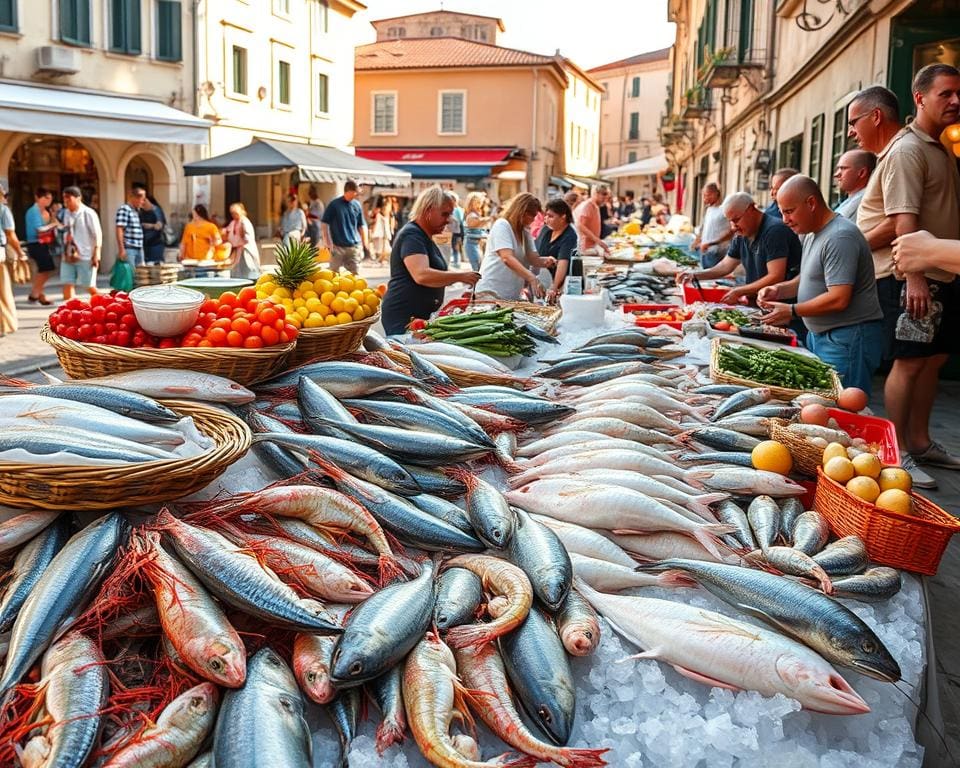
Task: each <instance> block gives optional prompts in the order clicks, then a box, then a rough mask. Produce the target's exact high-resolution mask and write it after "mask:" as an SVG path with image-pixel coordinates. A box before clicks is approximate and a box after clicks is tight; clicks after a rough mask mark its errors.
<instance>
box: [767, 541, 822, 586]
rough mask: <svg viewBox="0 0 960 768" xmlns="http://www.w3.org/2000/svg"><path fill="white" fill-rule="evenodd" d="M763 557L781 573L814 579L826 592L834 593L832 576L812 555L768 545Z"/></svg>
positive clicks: (789, 548)
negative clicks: (828, 574)
mask: <svg viewBox="0 0 960 768" xmlns="http://www.w3.org/2000/svg"><path fill="white" fill-rule="evenodd" d="M763 558H764V560H766V561H767V563H769V564H770V565H772V566H773V567H774V568H776V569H777V570H778V571H780V572H781V573H785V574H787V575H789V576H800V577H803V578H807V579H812V580H814V581H816V582H817V583H818V584H819V585H820V589H822V590H823V591H824V592H825V593H826V594H828V595H830V594H833V585H832V584H831V582H830V577H829V576H827V574H826V572H825V571H824V570H823V568H821V567H820V566H819V565H817V563H815V562H814V561H813V560H812V559H811V557H810V556H809V555H807V554H804V553H803V552H801V551H800V550H797V549H793V548H791V547H767V548H766V549H765V550H763Z"/></svg>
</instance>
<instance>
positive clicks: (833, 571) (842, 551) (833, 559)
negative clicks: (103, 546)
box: [0, 536, 870, 631]
mask: <svg viewBox="0 0 960 768" xmlns="http://www.w3.org/2000/svg"><path fill="white" fill-rule="evenodd" d="M813 562H815V563H816V564H817V565H819V566H820V567H821V568H823V570H824V571H825V572H826V573H827V575H828V576H830V577H834V576H852V575H854V574H857V573H860V572H861V571H863V570H864V569H865V568H866V567H867V564H868V563H869V562H870V555H869V554H868V553H867V547H866V545H865V544H864V543H863V539H861V538H860V537H859V536H844V537H843V538H842V539H837V540H836V541H834V542H833V543H831V544H828V545H827V546H826V547H825V548H824V549H822V550H820V551H819V552H817V553H816V554H815V555H813ZM832 581H833V585H834V588H835V589H836V588H837V581H838V579H832ZM834 594H836V592H835V593H834ZM2 630H3V624H2V623H0V631H2Z"/></svg>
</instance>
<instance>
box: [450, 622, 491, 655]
mask: <svg viewBox="0 0 960 768" xmlns="http://www.w3.org/2000/svg"><path fill="white" fill-rule="evenodd" d="M495 638H496V635H495V634H494V632H493V630H491V629H490V625H489V624H463V625H461V626H459V627H454V628H453V629H451V630H450V631H449V632H447V645H449V646H450V647H451V648H457V649H460V648H481V647H482V646H484V645H486V644H487V643H489V642H492V641H493V640H494V639H495Z"/></svg>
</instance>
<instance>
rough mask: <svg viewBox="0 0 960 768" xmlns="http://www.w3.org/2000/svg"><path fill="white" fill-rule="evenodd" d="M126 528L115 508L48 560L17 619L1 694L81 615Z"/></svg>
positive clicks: (1, 685)
mask: <svg viewBox="0 0 960 768" xmlns="http://www.w3.org/2000/svg"><path fill="white" fill-rule="evenodd" d="M126 532H127V525H126V522H125V521H124V518H123V515H121V514H120V513H118V512H111V513H109V514H107V515H104V516H103V517H101V518H100V519H99V520H96V521H95V522H93V523H91V524H90V525H88V526H87V527H86V528H84V529H83V530H82V531H80V532H79V533H77V534H75V535H74V536H73V537H72V538H71V539H70V540H69V541H68V542H67V543H66V544H64V546H63V549H61V550H60V551H59V552H58V553H57V554H56V555H55V556H54V558H53V560H51V561H50V564H49V565H48V566H47V569H46V570H45V571H44V572H43V575H42V576H41V577H40V579H39V580H38V581H37V583H36V585H35V586H34V588H33V590H31V592H30V594H29V596H28V597H27V599H26V600H25V601H24V603H23V607H22V608H21V609H20V612H19V613H18V614H17V618H16V620H15V621H14V623H13V630H12V632H11V635H10V648H9V651H8V653H7V664H6V666H5V667H4V670H3V677H2V678H0V698H2V696H3V695H5V694H6V693H7V691H9V690H10V688H12V687H13V686H14V685H16V684H17V683H18V682H20V680H21V679H22V678H23V676H24V675H25V674H26V673H27V670H29V669H30V667H32V666H33V663H34V662H35V661H36V660H37V659H38V658H40V656H41V655H42V654H43V652H44V651H45V650H46V649H47V647H48V646H49V645H50V643H51V642H53V640H54V638H55V637H56V636H57V634H58V633H59V632H62V631H63V629H64V628H65V627H66V626H68V625H69V624H70V623H72V622H73V620H74V619H76V618H77V617H78V616H79V615H80V613H81V612H82V611H83V609H84V608H85V607H86V605H87V603H88V602H89V600H90V599H91V598H92V597H93V596H94V594H95V593H96V590H97V589H98V588H99V586H100V582H101V581H102V580H103V579H104V577H105V576H106V575H107V572H108V569H109V568H110V564H111V563H112V562H113V559H114V555H115V554H116V552H117V548H118V547H119V546H120V544H121V542H122V541H123V540H124V538H125V536H126Z"/></svg>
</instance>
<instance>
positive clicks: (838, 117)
mask: <svg viewBox="0 0 960 768" xmlns="http://www.w3.org/2000/svg"><path fill="white" fill-rule="evenodd" d="M856 146H857V145H856V141H855V140H854V139H852V138H851V137H850V136H848V135H847V107H846V105H844V106H842V107H840V109H838V110H837V111H836V112H834V113H833V142H832V144H831V146H830V205H831V206H834V205H836V204H837V203H839V202H840V190H839V189H837V181H836V179H834V178H833V174H834V173H836V172H837V163H839V162H840V156H841V155H842V154H843V153H844V152H846V151H847V150H850V149H855V148H856Z"/></svg>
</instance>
